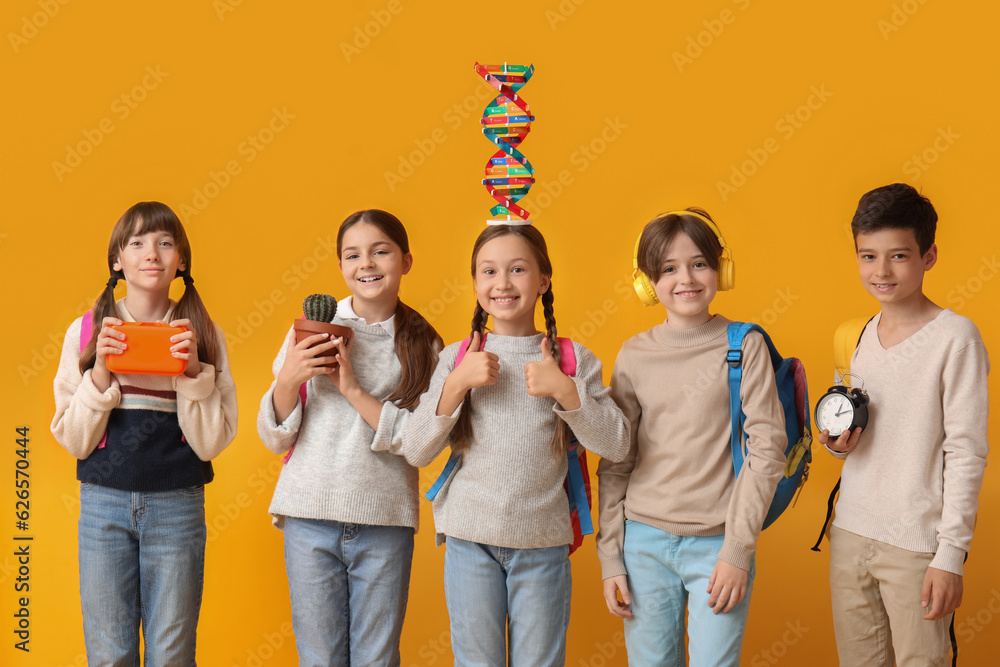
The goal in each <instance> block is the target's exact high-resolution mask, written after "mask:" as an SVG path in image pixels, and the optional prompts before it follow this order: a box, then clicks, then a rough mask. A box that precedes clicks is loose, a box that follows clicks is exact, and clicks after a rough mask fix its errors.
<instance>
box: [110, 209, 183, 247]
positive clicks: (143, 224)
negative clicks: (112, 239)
mask: <svg viewBox="0 0 1000 667" xmlns="http://www.w3.org/2000/svg"><path fill="white" fill-rule="evenodd" d="M118 228H119V229H118V232H119V234H118V235H117V236H118V244H117V245H118V249H119V250H120V249H122V248H124V247H125V245H126V244H127V243H128V240H129V239H130V238H132V237H133V236H142V235H143V234H149V233H150V232H167V233H168V234H170V235H171V236H173V237H174V242H175V243H178V244H183V245H186V239H185V234H184V227H183V226H182V225H181V221H180V220H179V219H178V218H177V215H176V214H175V213H174V212H173V211H172V210H171V209H170V207H169V206H167V205H166V204H161V203H160V202H139V203H138V204H136V205H135V206H133V207H132V208H130V209H129V210H127V211H125V214H124V215H122V217H121V219H120V220H119V221H118Z"/></svg>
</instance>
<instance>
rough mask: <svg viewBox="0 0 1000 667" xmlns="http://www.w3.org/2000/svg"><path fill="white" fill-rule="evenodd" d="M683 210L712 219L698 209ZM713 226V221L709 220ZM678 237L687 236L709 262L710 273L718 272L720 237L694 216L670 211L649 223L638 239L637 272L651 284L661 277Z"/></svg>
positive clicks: (720, 248) (720, 250)
mask: <svg viewBox="0 0 1000 667" xmlns="http://www.w3.org/2000/svg"><path fill="white" fill-rule="evenodd" d="M686 210H688V211H691V212H692V213H696V214H698V215H700V216H704V217H705V218H708V219H709V220H712V218H711V216H709V215H708V213H706V212H705V211H704V210H702V209H700V208H694V207H691V208H688V209H686ZM712 222H713V223H714V222H715V221H714V220H712ZM681 233H683V234H687V236H688V237H689V238H690V239H691V240H692V241H694V244H695V246H697V248H698V250H699V251H701V254H702V255H704V256H705V261H706V262H708V265H709V266H710V267H711V268H712V270H713V271H718V270H719V259H720V258H721V257H722V243H720V242H719V237H718V236H717V235H716V233H715V232H714V231H713V230H712V228H711V227H709V226H708V225H707V224H705V221H704V220H701V219H699V218H698V217H697V216H695V215H684V213H683V212H681V211H671V212H670V213H661V214H660V215H658V216H656V217H655V218H653V219H652V220H650V221H649V223H647V224H646V227H645V228H644V229H643V230H642V235H641V236H640V237H639V247H638V249H637V250H636V261H637V263H638V266H639V270H640V271H642V272H643V273H645V274H646V276H648V277H649V278H650V280H652V279H653V277H654V276H656V275H658V274H659V273H660V268H661V266H662V264H663V256H664V255H665V254H666V252H667V248H668V247H669V246H670V244H671V243H672V242H673V240H674V238H676V237H677V235H678V234H681Z"/></svg>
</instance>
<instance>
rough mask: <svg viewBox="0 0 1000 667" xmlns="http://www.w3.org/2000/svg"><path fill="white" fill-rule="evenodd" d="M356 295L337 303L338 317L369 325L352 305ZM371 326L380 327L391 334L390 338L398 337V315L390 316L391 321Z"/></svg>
mask: <svg viewBox="0 0 1000 667" xmlns="http://www.w3.org/2000/svg"><path fill="white" fill-rule="evenodd" d="M353 299H354V295H353V294H352V295H351V296H349V297H347V298H345V299H342V300H340V301H338V302H337V317H339V318H340V319H342V320H358V321H359V322H361V323H362V324H369V323H368V322H366V321H365V318H363V317H361V316H360V315H358V314H357V313H356V312H354V306H353V305H352V303H351V302H352V300H353ZM371 324H375V325H378V326H380V327H382V328H383V329H385V330H386V331H388V332H389V335H390V336H395V335H396V315H395V313H394V314H392V315H390V316H389V319H387V320H384V321H382V322H372V323H371Z"/></svg>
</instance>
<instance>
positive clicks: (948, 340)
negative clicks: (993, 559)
mask: <svg viewBox="0 0 1000 667" xmlns="http://www.w3.org/2000/svg"><path fill="white" fill-rule="evenodd" d="M936 225H937V213H936V212H935V211H934V207H933V206H932V205H931V203H930V201H929V200H928V199H927V198H925V197H923V196H921V195H920V194H919V193H918V192H917V191H916V190H914V189H913V188H912V187H910V186H909V185H905V184H902V183H895V184H893V185H888V186H885V187H881V188H877V189H875V190H872V191H871V192H868V193H867V194H865V195H864V196H863V197H862V198H861V201H860V202H859V204H858V209H857V212H856V213H855V214H854V219H853V221H852V222H851V229H852V231H853V233H854V241H855V247H856V249H857V260H858V267H859V272H860V275H861V282H862V284H863V285H864V287H865V289H866V290H867V291H868V293H869V294H871V295H872V296H873V297H875V299H876V300H877V301H878V302H879V304H880V305H881V307H882V310H881V312H880V313H879V314H878V315H876V316H875V317H874V318H872V320H871V322H869V323H868V325H867V327H866V328H865V330H864V333H863V334H862V335H861V339H860V341H859V343H858V346H857V349H856V350H855V351H854V355H853V357H852V358H851V373H852V374H855V375H857V376H858V377H860V378H862V379H863V380H864V388H865V390H866V391H867V392H868V394H869V396H870V399H871V403H870V406H869V421H868V425H867V427H866V428H865V429H864V431H862V430H861V429H855V431H854V432H852V433H849V432H847V431H845V432H844V433H843V434H841V436H840V437H839V438H837V439H836V440H834V439H831V438H830V437H829V432H828V431H823V432H822V433H821V434H820V436H819V440H820V442H822V443H823V444H824V445H826V447H827V449H828V450H829V451H830V452H831V453H832V454H833V455H834V456H836V457H837V458H841V459H845V462H844V468H843V472H842V482H841V488H840V499H839V500H838V502H837V512H836V518H835V519H834V522H833V528H832V530H831V533H830V588H831V597H832V601H833V622H834V630H835V632H836V637H837V651H838V653H839V654H840V664H841V665H865V666H866V667H867V666H872V667H881V666H885V667H892V665H893V661H895V664H896V665H899V667H907V666H910V665H947V664H949V662H948V657H949V647H950V638H949V631H948V628H949V625H950V623H951V621H952V617H953V614H954V612H955V609H957V608H958V606H959V605H960V604H961V603H962V585H963V584H962V574H963V563H964V561H965V557H966V554H967V553H968V551H969V543H970V541H971V540H972V532H973V528H974V526H975V520H976V509H977V507H978V496H979V488H980V486H981V485H982V480H983V469H984V468H985V466H986V454H987V451H988V449H989V447H988V444H987V431H986V423H987V410H988V394H987V383H986V376H987V374H988V372H989V359H988V358H987V355H986V348H985V347H984V345H983V340H982V338H981V337H980V335H979V330H978V329H977V328H976V326H975V325H974V324H973V323H972V322H971V321H970V320H969V319H967V318H965V317H962V316H961V315H958V314H956V313H954V312H952V311H951V310H950V309H942V308H941V307H939V306H937V305H936V304H934V303H933V302H932V301H931V300H930V299H928V298H927V296H925V295H924V293H923V278H924V274H925V273H926V272H927V271H929V270H930V269H931V268H932V267H933V266H934V264H935V262H936V261H937V246H936V245H935V244H934V232H935V228H936Z"/></svg>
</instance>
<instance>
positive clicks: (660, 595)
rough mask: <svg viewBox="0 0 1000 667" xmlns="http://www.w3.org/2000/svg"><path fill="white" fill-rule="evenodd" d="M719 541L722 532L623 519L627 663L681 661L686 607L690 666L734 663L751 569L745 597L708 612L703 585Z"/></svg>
mask: <svg viewBox="0 0 1000 667" xmlns="http://www.w3.org/2000/svg"><path fill="white" fill-rule="evenodd" d="M722 541H723V536H722V535H718V536H714V537H682V536H679V535H673V534H671V533H668V532H666V531H664V530H660V529H659V528H654V527H652V526H649V525H646V524H644V523H639V522H638V521H631V520H628V521H626V522H625V545H624V556H625V569H626V570H627V571H628V586H629V592H631V594H632V605H631V609H632V614H633V618H631V619H628V618H626V619H625V647H626V649H627V651H628V661H629V664H630V665H641V667H653V666H655V665H659V666H662V667H684V665H685V661H684V611H685V609H686V610H687V613H688V640H689V641H688V650H689V652H690V657H691V663H690V664H691V665H692V667H727V666H732V667H739V664H740V651H741V649H742V648H743V634H744V632H746V628H747V616H748V615H749V613H750V594H751V592H752V591H753V580H754V574H755V570H754V566H753V564H751V566H750V573H749V575H748V577H747V594H746V597H744V598H743V600H741V601H740V602H739V604H737V605H736V606H735V607H733V608H732V609H730V610H729V611H728V612H726V613H724V614H723V613H719V614H713V613H712V609H711V607H709V606H708V598H709V594H708V593H707V592H706V591H707V590H708V580H709V578H710V577H711V576H712V570H713V569H714V568H715V564H716V563H717V562H718V557H719V549H721V548H722Z"/></svg>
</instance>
